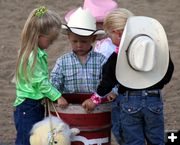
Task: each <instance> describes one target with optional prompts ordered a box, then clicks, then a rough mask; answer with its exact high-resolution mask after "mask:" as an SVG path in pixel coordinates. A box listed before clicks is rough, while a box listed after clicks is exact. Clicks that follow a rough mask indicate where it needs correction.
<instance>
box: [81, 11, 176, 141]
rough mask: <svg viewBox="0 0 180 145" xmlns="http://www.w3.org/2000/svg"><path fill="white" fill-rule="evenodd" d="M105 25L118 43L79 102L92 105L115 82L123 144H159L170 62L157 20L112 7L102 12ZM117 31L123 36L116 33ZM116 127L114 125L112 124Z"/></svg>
mask: <svg viewBox="0 0 180 145" xmlns="http://www.w3.org/2000/svg"><path fill="white" fill-rule="evenodd" d="M104 28H105V30H106V31H107V33H108V34H109V35H110V37H111V39H112V41H113V43H114V44H116V45H117V46H119V43H120V42H121V43H120V46H119V50H117V53H113V54H112V55H111V56H110V58H109V59H108V61H107V62H106V64H105V65H104V67H103V74H102V80H101V82H100V84H99V86H98V88H97V92H96V93H95V94H94V95H92V97H91V99H88V100H86V101H85V102H84V103H83V104H82V105H83V107H84V108H85V110H86V111H92V110H93V109H94V108H95V107H96V106H97V105H98V104H100V103H101V98H102V97H101V96H104V95H106V94H107V93H108V92H109V91H110V90H111V89H112V87H114V85H115V84H117V83H119V89H118V92H119V95H118V97H117V98H116V99H115V100H114V102H116V104H117V106H119V112H116V113H117V114H118V115H119V121H120V122H121V123H120V124H121V128H120V130H121V129H122V137H123V143H122V144H123V145H145V139H146V141H147V142H148V143H150V144H158V145H160V144H161V145H164V118H163V101H162V96H161V93H160V90H161V89H163V87H164V85H166V84H167V83H169V81H170V80H171V77H172V74H173V70H174V65H173V63H172V61H171V59H170V55H169V49H168V43H167V37H166V34H165V31H164V29H163V27H162V26H161V24H160V23H159V22H158V21H157V20H155V19H153V18H149V17H143V16H132V17H129V18H128V16H127V11H126V12H123V10H122V9H119V10H115V11H113V12H111V13H109V14H108V15H107V17H106V18H105V21H104ZM121 35H122V36H121ZM117 127H118V126H117Z"/></svg>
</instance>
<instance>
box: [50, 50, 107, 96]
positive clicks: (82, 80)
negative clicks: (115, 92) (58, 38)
mask: <svg viewBox="0 0 180 145" xmlns="http://www.w3.org/2000/svg"><path fill="white" fill-rule="evenodd" d="M105 61H106V58H105V57H104V56H103V55H102V54H100V53H97V52H94V51H93V50H91V51H90V52H89V54H88V56H87V60H86V63H85V64H82V63H81V62H80V61H79V59H78V57H77V56H76V54H75V53H73V52H70V53H67V54H65V55H63V56H62V57H60V58H58V59H57V61H56V64H55V66H54V68H53V70H52V72H51V76H50V77H51V83H52V84H53V85H54V86H55V87H56V88H57V89H58V90H59V91H61V92H62V93H93V92H95V91H96V88H97V86H98V84H99V82H100V79H101V73H102V66H103V64H104V63H105Z"/></svg>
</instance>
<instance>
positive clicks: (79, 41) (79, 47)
mask: <svg viewBox="0 0 180 145" xmlns="http://www.w3.org/2000/svg"><path fill="white" fill-rule="evenodd" d="M68 38H69V41H70V43H71V46H72V49H73V52H74V53H75V54H76V55H78V56H84V55H87V54H88V53H89V51H90V50H91V46H92V43H93V42H94V41H95V38H96V36H79V35H76V34H74V33H71V32H70V33H69V34H68Z"/></svg>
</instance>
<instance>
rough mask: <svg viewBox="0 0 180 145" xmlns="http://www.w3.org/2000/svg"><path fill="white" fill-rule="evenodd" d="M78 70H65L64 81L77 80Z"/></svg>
mask: <svg viewBox="0 0 180 145" xmlns="http://www.w3.org/2000/svg"><path fill="white" fill-rule="evenodd" d="M77 74H78V73H77V72H73V71H65V73H64V81H65V83H71V82H73V81H74V80H75V78H77Z"/></svg>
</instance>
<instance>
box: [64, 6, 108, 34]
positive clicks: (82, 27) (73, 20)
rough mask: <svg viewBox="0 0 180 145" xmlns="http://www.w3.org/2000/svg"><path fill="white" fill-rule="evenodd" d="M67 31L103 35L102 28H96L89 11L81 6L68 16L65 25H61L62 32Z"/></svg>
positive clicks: (65, 32)
mask: <svg viewBox="0 0 180 145" xmlns="http://www.w3.org/2000/svg"><path fill="white" fill-rule="evenodd" d="M68 31H71V32H73V33H75V34H77V35H81V36H91V35H97V36H98V37H102V36H103V35H105V32H104V31H103V30H97V29H96V20H95V18H94V17H93V16H92V14H91V13H90V11H89V10H87V9H82V8H81V7H80V8H78V9H77V10H76V11H75V12H74V13H73V14H72V15H71V16H70V18H69V21H68V23H67V25H65V24H63V25H62V33H63V34H67V32H68Z"/></svg>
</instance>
